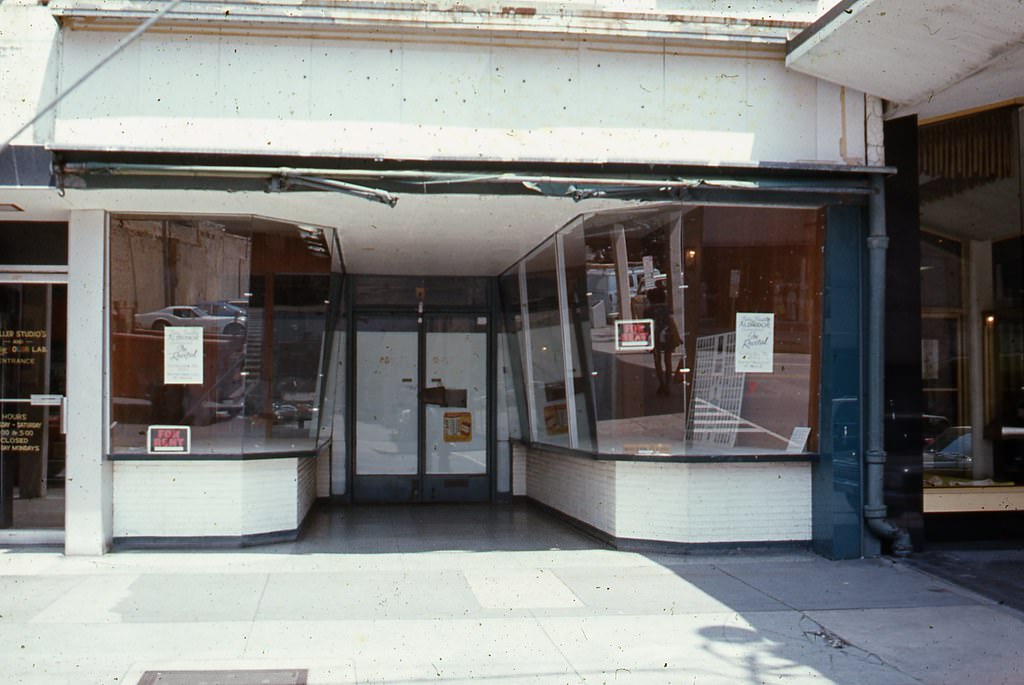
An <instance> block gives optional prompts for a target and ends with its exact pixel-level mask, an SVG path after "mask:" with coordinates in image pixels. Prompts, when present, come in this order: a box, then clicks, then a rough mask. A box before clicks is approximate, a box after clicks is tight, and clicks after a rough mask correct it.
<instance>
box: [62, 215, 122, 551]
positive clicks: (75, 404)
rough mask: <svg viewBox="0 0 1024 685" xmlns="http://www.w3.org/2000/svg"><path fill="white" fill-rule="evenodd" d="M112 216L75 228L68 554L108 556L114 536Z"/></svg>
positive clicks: (76, 223) (74, 220) (75, 218)
mask: <svg viewBox="0 0 1024 685" xmlns="http://www.w3.org/2000/svg"><path fill="white" fill-rule="evenodd" d="M106 254H107V215H106V213H105V212H103V211H98V210H89V211H76V212H71V216H70V221H69V226H68V339H67V402H68V424H67V467H66V475H67V479H66V482H65V494H66V498H67V499H66V503H65V514H64V515H65V541H64V553H65V554H68V555H72V554H75V555H93V554H103V553H104V552H106V551H107V550H108V549H109V548H110V541H111V537H112V531H113V505H112V502H113V498H112V490H113V469H112V468H111V464H110V462H108V461H106V459H105V455H106V451H107V450H106V426H107V416H106V406H107V401H106V388H107V365H106V356H107V355H106V349H107V342H106V329H107V326H106V321H107V269H106V263H107V259H106Z"/></svg>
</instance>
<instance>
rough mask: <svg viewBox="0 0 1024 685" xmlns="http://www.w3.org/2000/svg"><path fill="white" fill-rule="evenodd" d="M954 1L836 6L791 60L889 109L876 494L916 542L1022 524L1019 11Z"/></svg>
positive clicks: (1012, 531) (1023, 65) (877, 0)
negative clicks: (881, 458) (892, 171)
mask: <svg viewBox="0 0 1024 685" xmlns="http://www.w3.org/2000/svg"><path fill="white" fill-rule="evenodd" d="M955 5H956V6H955V10H956V11H954V12H948V11H946V10H948V9H949V7H948V6H947V4H945V3H938V2H931V1H927V2H920V3H912V4H908V3H904V2H899V0H866V1H865V0H862V1H861V2H856V3H854V2H843V3H839V4H838V5H837V7H836V8H835V10H834V11H833V12H831V13H829V14H828V15H826V16H825V17H823V19H822V20H821V22H819V24H818V25H817V26H816V27H814V28H813V29H811V30H809V31H807V32H806V33H805V34H803V35H802V36H801V37H800V38H799V39H797V40H795V41H794V42H793V43H792V44H791V49H790V56H789V59H788V61H789V64H790V66H791V67H793V68H795V69H797V70H799V71H801V72H803V73H808V74H812V75H815V76H818V77H821V78H825V79H828V80H830V81H833V82H836V83H842V84H845V85H848V86H850V87H857V88H862V89H865V90H867V91H868V92H872V93H875V94H877V95H879V96H881V97H884V98H886V100H887V101H888V102H887V107H886V114H885V118H886V122H885V140H886V151H885V152H886V162H887V163H888V164H889V165H891V166H893V167H895V168H897V169H898V174H896V175H894V176H893V177H891V178H890V179H889V181H888V183H887V205H888V206H887V224H888V229H889V230H888V233H889V236H890V238H891V242H890V245H889V257H890V259H889V269H888V278H887V281H888V284H887V288H886V293H887V302H886V310H887V316H886V329H887V332H888V333H887V340H886V387H885V396H886V414H885V417H886V451H887V452H888V469H887V473H886V500H887V503H888V504H889V505H890V510H891V512H892V513H893V516H894V520H896V521H897V522H898V523H899V525H901V526H903V527H905V528H907V529H908V530H909V531H910V532H911V534H912V535H913V537H914V540H915V543H916V545H917V546H919V547H920V546H922V545H927V544H928V543H929V542H932V541H939V540H950V539H953V540H964V539H975V540H977V539H998V538H1006V537H1010V538H1016V539H1019V538H1020V535H1021V531H1022V530H1024V515H1022V512H1024V469H1022V463H1024V441H1022V435H1024V430H1022V426H1024V422H1022V413H1021V407H1022V406H1024V405H1022V402H1021V397H1020V392H1021V387H1022V381H1024V377H1022V375H1021V364H1022V360H1024V348H1022V347H1021V340H1022V331H1024V329H1022V328H1021V308H1022V305H1024V294H1022V293H1024V283H1022V274H1024V258H1022V245H1024V238H1022V236H1024V199H1022V198H1024V181H1022V175H1021V168H1022V163H1024V147H1022V135H1021V130H1022V106H1024V85H1022V83H1021V80H1020V73H1021V70H1022V69H1024V50H1022V49H1021V32H1020V17H1021V12H1020V5H1019V3H1016V2H978V1H975V0H965V1H962V2H958V3H956V4H955ZM962 16H971V17H972V18H973V20H972V22H970V23H965V22H963V21H961V20H960V17H962ZM950 45H955V46H956V49H954V50H950V49H949V46H950ZM908 47H910V48H912V49H910V50H908ZM853 54H857V55H858V58H856V59H853V58H851V56H852V55H853Z"/></svg>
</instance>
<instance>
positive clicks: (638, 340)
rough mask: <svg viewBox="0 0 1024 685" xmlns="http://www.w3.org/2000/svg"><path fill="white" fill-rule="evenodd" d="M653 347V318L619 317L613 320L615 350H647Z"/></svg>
mask: <svg viewBox="0 0 1024 685" xmlns="http://www.w3.org/2000/svg"><path fill="white" fill-rule="evenodd" d="M653 349H654V319H628V320H627V319H619V320H618V321H616V322H615V351H616V352H630V351H636V350H640V351H644V352H649V351H651V350H653Z"/></svg>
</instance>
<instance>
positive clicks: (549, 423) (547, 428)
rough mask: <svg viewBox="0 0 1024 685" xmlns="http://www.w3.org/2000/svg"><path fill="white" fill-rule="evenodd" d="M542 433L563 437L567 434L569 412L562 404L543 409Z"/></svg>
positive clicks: (550, 405)
mask: <svg viewBox="0 0 1024 685" xmlns="http://www.w3.org/2000/svg"><path fill="white" fill-rule="evenodd" d="M544 432H545V433H546V434H547V435H565V434H566V433H568V432H569V411H568V409H567V407H566V404H565V403H564V402H561V403H559V404H549V405H547V406H546V407H544Z"/></svg>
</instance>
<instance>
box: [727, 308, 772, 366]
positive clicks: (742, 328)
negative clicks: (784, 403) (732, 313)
mask: <svg viewBox="0 0 1024 685" xmlns="http://www.w3.org/2000/svg"><path fill="white" fill-rule="evenodd" d="M774 362H775V315H774V314H762V313H751V312H736V373H771V372H772V370H773V365H774Z"/></svg>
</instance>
